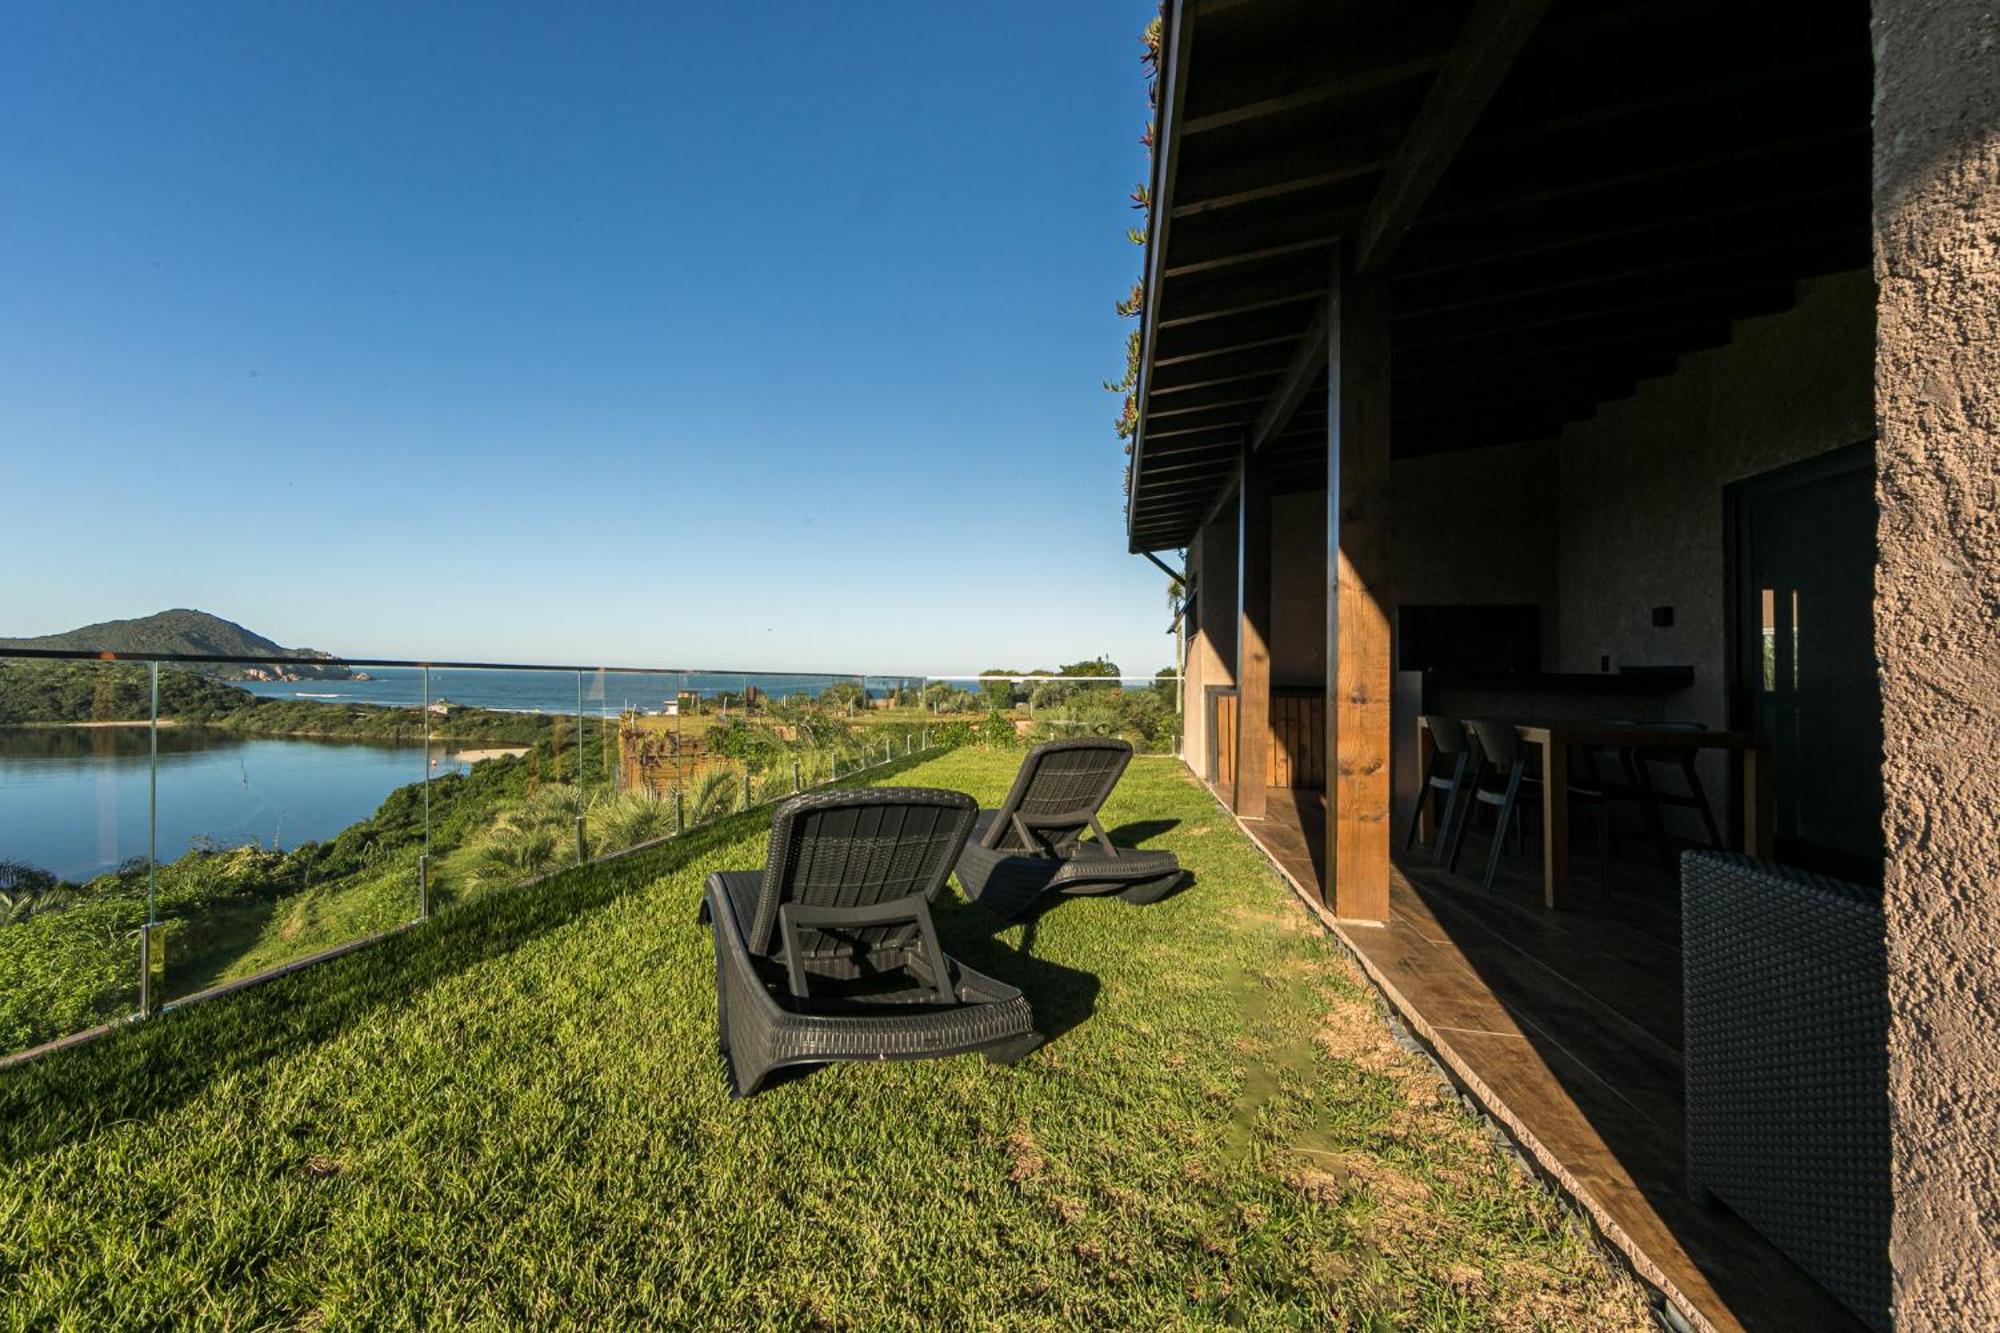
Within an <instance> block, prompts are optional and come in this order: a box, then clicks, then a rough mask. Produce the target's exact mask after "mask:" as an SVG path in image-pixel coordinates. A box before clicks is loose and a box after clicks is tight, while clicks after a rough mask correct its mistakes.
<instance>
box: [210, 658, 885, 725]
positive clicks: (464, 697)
mask: <svg viewBox="0 0 2000 1333" xmlns="http://www.w3.org/2000/svg"><path fill="white" fill-rule="evenodd" d="M364 669H365V670H366V671H367V674H368V675H369V676H370V677H372V679H369V680H301V681H238V682H236V684H238V685H240V686H241V687H242V688H244V689H246V690H248V691H250V693H252V694H256V695H261V696H263V697H265V698H267V699H319V700H323V701H326V702H329V703H353V704H375V705H378V706H381V707H384V708H415V707H418V706H419V705H421V704H422V702H423V698H424V672H423V671H422V669H420V668H416V667H372V668H364ZM843 680H844V681H852V682H855V683H857V684H861V685H863V686H864V688H866V689H867V691H868V693H869V695H870V696H871V697H875V698H880V697H881V696H883V695H885V694H888V693H890V692H891V691H893V690H894V689H896V688H897V687H898V685H902V684H907V685H908V686H910V687H911V688H915V687H916V686H917V685H918V684H920V683H921V681H920V678H918V677H914V676H827V675H818V676H813V675H793V674H787V673H775V672H765V673H750V674H745V675H729V674H724V673H720V672H712V671H690V672H668V671H644V672H627V671H588V672H581V673H579V672H575V671H491V670H480V669H477V668H471V667H433V668H431V671H430V697H431V700H432V701H433V702H435V701H437V700H438V699H446V700H449V701H450V702H452V703H455V704H459V705H462V706H465V707H471V708H493V709H499V710H501V711H505V712H519V713H575V712H578V711H581V712H584V713H588V714H593V715H595V714H606V713H611V714H615V713H620V712H623V711H625V710H626V709H637V710H638V711H640V712H647V713H658V712H662V711H664V709H665V706H666V704H667V703H668V701H669V700H672V699H673V698H675V697H676V696H677V695H678V694H680V693H682V692H683V691H690V690H691V691H694V692H696V693H698V694H700V695H702V696H703V697H704V698H707V697H712V696H714V695H717V694H724V693H729V694H740V693H741V692H742V691H743V688H744V687H745V686H746V685H751V686H755V687H756V688H757V690H758V691H759V692H760V693H762V694H764V695H766V696H769V697H776V698H783V697H784V696H786V695H791V694H806V695H811V696H813V697H818V695H819V693H820V692H821V691H822V690H824V689H826V688H827V687H828V686H830V685H832V684H833V683H834V682H836V681H843Z"/></svg>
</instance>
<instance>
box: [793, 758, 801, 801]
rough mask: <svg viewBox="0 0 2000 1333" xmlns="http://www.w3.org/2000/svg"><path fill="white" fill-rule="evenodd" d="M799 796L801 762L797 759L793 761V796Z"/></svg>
mask: <svg viewBox="0 0 2000 1333" xmlns="http://www.w3.org/2000/svg"><path fill="white" fill-rule="evenodd" d="M798 794H799V761H798V760H797V759H793V760H792V795H794V796H797V795H798Z"/></svg>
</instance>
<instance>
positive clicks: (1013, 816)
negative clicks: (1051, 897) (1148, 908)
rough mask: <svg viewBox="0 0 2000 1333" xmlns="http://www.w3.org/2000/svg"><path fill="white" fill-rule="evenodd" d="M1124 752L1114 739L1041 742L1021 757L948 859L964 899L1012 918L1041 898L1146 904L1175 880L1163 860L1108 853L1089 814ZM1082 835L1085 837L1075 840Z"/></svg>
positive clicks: (1170, 857)
mask: <svg viewBox="0 0 2000 1333" xmlns="http://www.w3.org/2000/svg"><path fill="white" fill-rule="evenodd" d="M1131 762H1132V747H1131V746H1130V745H1129V744H1127V743H1126V742H1124V741H1121V740H1106V739H1098V738H1091V739H1087V740H1074V741H1050V742H1048V743H1047V744H1044V745H1038V746H1036V747H1035V748H1034V749H1033V750H1031V751H1029V752H1028V757H1027V758H1026V759H1025V760H1023V761H1022V763H1021V771H1020V772H1019V773H1017V774H1016V775H1015V777H1014V786H1013V789H1012V790H1010V791H1009V792H1008V793H1007V799H1006V800H1005V801H1003V802H1002V803H1001V805H1000V808H999V809H997V810H988V811H984V812H982V813H981V814H980V816H979V818H978V820H977V822H976V823H975V824H974V826H973V829H972V835H971V837H970V838H969V839H968V840H967V842H966V846H965V850H964V851H963V852H961V853H960V854H959V858H958V882H959V885H960V887H961V888H963V889H964V890H965V896H966V897H967V898H968V899H970V900H971V901H973V902H976V903H978V904H979V905H980V906H982V907H984V908H986V909H987V910H989V911H991V912H993V913H994V914H995V915H997V916H999V917H1001V918H1003V919H1005V920H1012V919H1013V918H1015V917H1017V916H1019V915H1021V913H1023V912H1025V911H1027V910H1028V908H1029V907H1031V906H1033V905H1034V903H1035V902H1036V901H1037V900H1039V899H1040V898H1041V897H1042V896H1043V895H1044V894H1047V893H1062V894H1099V893H1115V894H1117V895H1118V896H1119V897H1121V898H1123V899H1124V900H1125V901H1127V902H1131V903H1149V902H1157V901H1158V900H1159V899H1161V898H1163V897H1165V896H1166V895H1167V894H1169V893H1171V892H1172V891H1173V889H1174V887H1175V886H1176V885H1178V884H1179V883H1180V880H1181V866H1180V862H1179V861H1178V860H1176V859H1175V858H1174V854H1173V853H1172V852H1162V851H1137V850H1134V849H1132V848H1129V847H1119V846H1117V845H1115V844H1114V843H1113V842H1112V841H1111V839H1110V837H1109V836H1108V835H1107V834H1106V833H1105V832H1104V827H1103V825H1101V824H1099V823H1098V822H1097V812H1098V810H1099V808H1100V807H1102V806H1103V804H1104V802H1105V799H1106V798H1107V797H1109V796H1110V795H1111V789H1112V788H1114V787H1116V786H1117V785H1118V779H1119V778H1120V777H1122V776H1123V775H1124V773H1125V766H1126V765H1127V764H1129V763H1131ZM1086 831H1088V832H1090V833H1092V834H1094V835H1095V836H1094V837H1093V838H1092V839H1091V840H1090V841H1087V842H1086V841H1084V840H1083V834H1084V833H1085V832H1086Z"/></svg>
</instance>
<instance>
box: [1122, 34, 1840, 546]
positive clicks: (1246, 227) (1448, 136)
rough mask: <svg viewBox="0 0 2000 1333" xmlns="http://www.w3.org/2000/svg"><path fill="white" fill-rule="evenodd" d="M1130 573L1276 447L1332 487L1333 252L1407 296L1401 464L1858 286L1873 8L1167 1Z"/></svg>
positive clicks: (1395, 377) (1395, 392) (1496, 434)
mask: <svg viewBox="0 0 2000 1333" xmlns="http://www.w3.org/2000/svg"><path fill="white" fill-rule="evenodd" d="M1165 27H1166V33H1165V37H1164V48H1163V51H1162V55H1161V64H1160V90H1159V107H1160V110H1159V120H1158V123H1157V124H1156V126H1155V143H1156V145H1157V151H1156V153H1155V159H1154V169H1153V178H1152V194H1153V217H1152V228H1151V234H1150V236H1149V239H1148V243H1147V247H1146V265H1145V279H1144V281H1145V295H1146V301H1145V314H1144V316H1143V318H1144V326H1143V332H1142V357H1141V364H1140V381H1139V408H1140V416H1139V429H1138V433H1137V435H1136V437H1135V439H1134V442H1133V459H1132V486H1131V494H1130V498H1129V500H1128V504H1127V534H1128V538H1129V542H1130V547H1131V549H1132V550H1133V551H1135V552H1137V551H1148V550H1164V549H1170V548H1175V547H1181V546H1185V545H1187V543H1188V542H1189V540H1190V539H1191V538H1192V537H1193V535H1194V533H1195V531H1196V529H1197V528H1199V526H1200V525H1201V523H1202V521H1203V519H1204V518H1205V517H1206V516H1208V515H1209V514H1210V513H1211V512H1213V510H1214V508H1215V507H1216V506H1217V505H1218V504H1219V502H1220V501H1221V500H1222V499H1223V498H1224V497H1225V496H1226V495H1227V494H1228V493H1229V491H1230V489H1231V488H1232V486H1233V479H1234V476H1235V474H1236V470H1237V468H1238V467H1239V465H1240V462H1241V460H1242V458H1243V457H1244V455H1245V451H1246V450H1251V451H1261V450H1269V451H1270V463H1269V466H1270V469H1271V476H1272V485H1273V489H1274V490H1278V491H1284V490H1299V489H1314V488H1318V487H1320V486H1324V485H1325V483H1326V435H1327V420H1326V373H1325V368H1326V355H1325V347H1326V334H1325V325H1326V320H1327V294H1328V290H1329V282H1330V274H1331V272H1332V265H1333V263H1334V258H1335V252H1336V246H1337V245H1338V246H1344V247H1346V248H1347V249H1348V250H1349V251H1350V255H1349V262H1357V258H1356V257H1357V256H1358V263H1359V264H1360V265H1361V266H1362V267H1364V268H1368V267H1371V266H1372V268H1373V269H1374V271H1376V272H1379V273H1380V274H1381V276H1382V279H1383V281H1384V282H1386V284H1387V291H1388V296H1389V302H1390V311H1391V321H1390V364H1391V373H1392V387H1391V431H1392V447H1393V450H1394V452H1395V454H1396V456H1398V457H1411V456H1416V455H1421V454H1429V453H1437V452H1443V451H1448V450H1456V449H1465V448H1473V447H1478V446H1483V445H1489V444H1500V443H1506V442H1511V441H1521V440H1531V439H1539V438H1547V437H1549V436H1552V435H1554V434H1555V433H1556V432H1557V431H1558V430H1559V429H1560V428H1561V426H1562V425H1563V424H1564V423H1566V422H1570V421H1576V420H1580V419H1583V418H1586V417H1588V416H1590V415H1591V413H1592V412H1594V411H1595V409H1596V407H1597V405H1598V404H1599V403H1602V402H1605V401H1607V400H1609V399H1613V398H1617V397H1620V396H1623V395H1625V394H1628V393H1630V392H1631V391H1632V390H1633V388H1634V387H1635V386H1636V385H1637V383H1638V382H1639V381H1641V380H1644V379H1648V378H1651V377H1654V376H1658V375H1663V374H1666V373H1668V372H1669V371H1670V370H1672V368H1673V366H1674V364H1675V361H1676V358H1678V357H1679V356H1681V355H1682V354H1683V353H1686V352H1689V351H1692V350H1695V349H1698V348H1704V347H1714V346H1719V345H1720V344H1722V343H1724V342H1726V341H1727V340H1728V337H1729V328H1730V324H1731V322H1732V321H1733V320H1737V319H1742V318H1745V317H1748V316H1752V315H1758V314H1767V313H1772V312H1775V311H1778V310H1781V309H1783V308H1785V307H1786V306H1788V305H1789V304H1790V303H1791V302H1792V300H1793V297H1794V292H1795V288H1796V284H1797V283H1798V281H1799V280H1800V279H1802V278H1806V277H1812V276H1815V275H1819V274H1824V273H1830V272H1836V271H1839V270H1843V269H1851V268H1857V267H1861V266H1864V265H1865V264H1866V263H1867V262H1868V258H1869V245H1870V222H1869V209H1870V158H1869V152H1870V147H1869V116H1870V100H1871V97H1872V71H1871V58H1870V47H1869V35H1868V7H1867V5H1866V3H1864V2H1862V0H1810V2H1809V3H1801V2H1799V0H1771V2H1770V3H1764V4H1744V3H1742V0H1731V3H1720V2H1719V0H1569V2H1568V3H1561V2H1560V0H1397V3H1394V4H1383V3H1380V2H1379V0H1170V3H1169V4H1168V6H1167V14H1166V24H1165Z"/></svg>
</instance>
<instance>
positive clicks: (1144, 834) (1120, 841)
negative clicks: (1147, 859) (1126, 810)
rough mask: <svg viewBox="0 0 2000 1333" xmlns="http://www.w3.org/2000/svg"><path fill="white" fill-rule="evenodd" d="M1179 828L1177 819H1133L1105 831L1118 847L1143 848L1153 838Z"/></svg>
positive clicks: (1179, 823)
mask: <svg viewBox="0 0 2000 1333" xmlns="http://www.w3.org/2000/svg"><path fill="white" fill-rule="evenodd" d="M1180 826H1181V821H1180V820H1178V819H1135V820H1133V821H1132V822H1131V823H1129V824H1120V825H1119V826H1118V827H1117V828H1114V829H1106V830H1105V832H1106V833H1107V834H1109V835H1110V838H1111V841H1112V842H1113V843H1114V844H1116V845H1117V846H1120V847H1133V848H1138V847H1143V846H1145V845H1146V843H1147V842H1148V841H1150V840H1151V839H1153V838H1157V837H1160V836H1162V835H1164V834H1168V833H1172V832H1173V831H1174V830H1175V829H1177V828H1179V827H1180Z"/></svg>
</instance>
